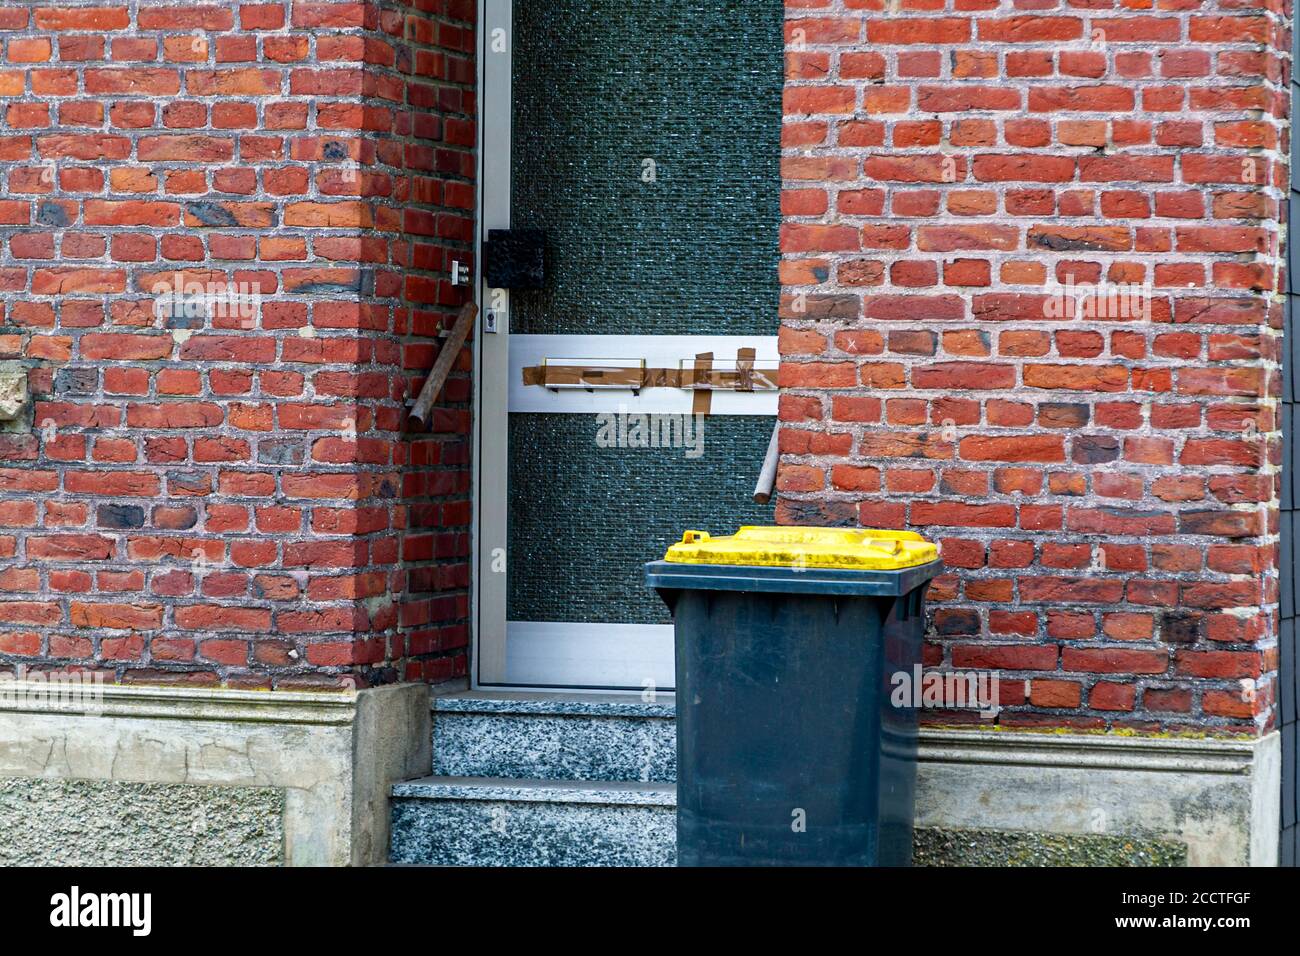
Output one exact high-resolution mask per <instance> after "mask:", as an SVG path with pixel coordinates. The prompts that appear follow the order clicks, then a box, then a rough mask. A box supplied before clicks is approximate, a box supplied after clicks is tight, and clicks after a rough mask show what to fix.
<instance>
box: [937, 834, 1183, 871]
mask: <svg viewBox="0 0 1300 956" xmlns="http://www.w3.org/2000/svg"><path fill="white" fill-rule="evenodd" d="M912 862H913V865H915V866H1186V865H1187V846H1186V844H1183V843H1179V842H1178V841H1176V840H1161V839H1158V838H1156V837H1153V836H1149V835H1143V834H1125V835H1118V836H1116V835H1108V834H1074V833H1036V832H1031V831H1022V830H982V829H947V828H937V827H935V828H930V827H923V828H917V830H916V831H915V836H914V841H913V849H912Z"/></svg>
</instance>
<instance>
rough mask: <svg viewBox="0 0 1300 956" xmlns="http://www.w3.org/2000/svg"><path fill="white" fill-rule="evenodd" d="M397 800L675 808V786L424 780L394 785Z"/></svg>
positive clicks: (393, 789) (630, 783)
mask: <svg viewBox="0 0 1300 956" xmlns="http://www.w3.org/2000/svg"><path fill="white" fill-rule="evenodd" d="M392 796H393V799H395V800H483V801H492V802H497V803H586V804H616V805H621V806H642V807H674V808H675V807H676V806H677V785H676V784H674V783H660V782H649V783H642V782H640V781H626V782H624V781H610V780H514V779H506V778H496V777H422V778H421V779H419V780H408V781H406V782H404V783H398V784H394V785H393V788H392Z"/></svg>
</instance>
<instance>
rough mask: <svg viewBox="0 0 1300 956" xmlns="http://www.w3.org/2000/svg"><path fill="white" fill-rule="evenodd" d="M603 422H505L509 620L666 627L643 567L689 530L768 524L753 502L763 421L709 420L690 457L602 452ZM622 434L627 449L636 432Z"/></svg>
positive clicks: (765, 434)
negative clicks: (698, 451)
mask: <svg viewBox="0 0 1300 956" xmlns="http://www.w3.org/2000/svg"><path fill="white" fill-rule="evenodd" d="M692 421H694V420H692ZM600 425H601V423H600V422H598V419H597V416H595V415H512V416H510V460H511V468H510V482H509V485H510V487H509V500H510V505H509V508H510V511H509V559H508V561H509V569H510V587H509V610H508V613H509V617H510V620H512V621H584V622H592V623H610V624H615V623H627V624H668V623H671V621H672V618H671V617H670V616H669V615H668V611H667V609H666V608H665V607H664V606H663V602H662V601H660V600H659V597H658V595H656V594H655V593H654V592H653V591H651V590H650V589H649V588H647V587H646V586H645V577H644V571H643V569H642V566H643V565H644V564H645V562H646V561H656V560H659V559H660V558H662V557H663V556H664V551H665V550H667V548H668V546H669V545H670V544H672V543H673V542H674V541H679V540H681V535H682V532H683V531H686V530H688V529H697V530H703V531H709V532H712V533H713V534H729V533H731V532H732V531H734V530H735V529H736V528H738V527H739V526H740V525H742V524H771V523H772V521H773V519H772V508H771V506H763V505H756V504H754V501H753V498H752V497H751V496H752V495H753V492H754V480H755V476H756V475H757V474H758V471H759V467H760V466H761V464H762V462H763V455H764V454H765V453H766V451H767V444H768V440H769V439H770V438H771V436H772V419H771V418H764V417H748V416H744V417H742V416H734V417H733V416H721V415H719V416H713V417H709V418H707V419H705V423H704V430H703V432H702V441H701V442H700V443H699V445H698V447H699V448H700V449H701V450H702V455H701V456H700V457H697V458H688V457H687V451H688V449H685V448H663V447H661V448H637V447H601V445H600V444H598V437H599V436H600V431H599V429H600ZM611 434H614V433H607V434H606V437H609V436H610V435H611ZM627 434H628V441H627V442H626V443H627V444H629V445H630V444H632V443H633V441H634V440H635V436H636V432H634V431H633V430H632V429H630V428H629V430H628V432H627ZM679 434H680V433H679ZM691 437H692V438H693V437H694V435H693V434H692V435H691ZM691 453H692V454H694V452H693V451H692V452H691Z"/></svg>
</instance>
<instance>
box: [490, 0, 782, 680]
mask: <svg viewBox="0 0 1300 956" xmlns="http://www.w3.org/2000/svg"><path fill="white" fill-rule="evenodd" d="M782 17H783V8H782V6H781V4H779V3H771V2H769V0H763V2H759V0H737V2H730V3H728V2H722V3H717V2H711V3H703V2H685V0H666V2H660V3H656V4H629V3H626V2H614V0H595V2H592V0H584V2H573V0H514V2H510V0H486V2H485V4H484V18H483V21H482V35H481V43H482V63H483V72H482V81H483V86H482V116H483V139H482V148H483V157H482V215H481V217H480V220H481V228H482V230H483V234H484V238H485V239H489V240H491V242H492V244H493V245H495V246H496V248H497V249H501V248H506V247H509V248H512V249H513V248H514V247H515V246H516V245H517V244H516V243H515V241H514V240H516V239H520V238H521V237H522V241H523V245H525V246H527V247H528V250H527V251H526V252H525V253H524V254H523V255H522V256H521V257H520V258H521V261H535V262H540V264H541V269H540V279H539V278H538V276H537V272H538V270H533V273H532V274H531V277H530V278H529V279H527V280H525V281H523V282H521V283H518V284H515V287H513V288H509V289H506V288H500V287H492V285H491V284H490V283H489V282H488V281H487V280H488V279H493V278H494V277H495V275H500V274H501V270H500V269H496V270H494V268H493V267H492V265H491V262H489V265H488V266H487V268H486V269H485V271H486V273H487V275H486V277H485V281H484V284H483V287H482V289H481V295H482V303H483V313H484V321H483V322H482V323H480V325H481V328H480V339H479V360H480V367H479V387H480V409H479V410H480V415H479V419H478V436H479V459H478V460H479V469H478V471H479V482H480V483H479V494H478V503H477V515H478V575H477V582H476V595H477V598H478V604H477V614H476V620H477V632H476V641H477V643H476V652H477V665H476V667H475V672H476V683H477V685H478V686H499V685H504V686H527V687H575V688H591V689H620V690H624V689H625V690H644V689H647V688H652V689H658V690H670V689H671V688H672V684H673V648H672V629H671V625H670V620H671V619H670V617H669V615H668V613H667V611H666V609H665V608H664V607H663V606H662V604H661V602H660V601H659V598H658V597H657V596H656V595H655V594H654V593H653V592H652V591H650V590H649V589H647V588H646V587H645V584H644V583H643V573H642V565H643V564H644V563H645V562H646V561H649V560H654V559H657V558H660V557H662V555H663V552H664V550H665V549H666V548H667V546H668V545H669V544H670V543H671V542H673V541H675V540H678V539H679V537H680V535H681V533H682V531H684V530H686V529H694V528H699V529H704V530H710V531H713V532H714V533H720V532H726V531H730V530H733V529H734V528H735V527H736V526H737V525H739V524H742V523H770V522H771V520H772V517H771V512H770V508H769V507H760V506H758V505H756V504H754V502H753V501H752V498H751V494H752V491H753V487H754V482H755V478H756V476H757V474H758V470H759V468H760V466H761V463H762V459H763V456H764V453H765V451H766V449H767V445H768V441H769V438H770V436H771V431H772V427H773V424H774V421H775V419H774V416H775V414H776V405H777V392H776V390H775V378H776V372H775V370H776V365H777V359H778V356H777V345H776V330H777V324H778V308H779V297H780V291H779V286H778V276H777V266H778V259H779V248H778V229H779V224H780V187H781V174H780V133H781V87H782V69H783V39H782ZM500 230H509V231H510V232H509V233H508V235H504V236H503V235H502V233H501V232H499V231H500ZM502 240H505V241H502ZM517 253H518V250H517V249H515V250H514V252H511V253H509V254H504V253H503V254H502V255H503V257H504V259H507V260H508V259H509V258H510V256H511V255H517ZM498 258H499V257H498V256H496V255H495V254H493V255H492V256H490V257H489V259H490V260H491V261H495V260H496V259H498ZM494 271H495V275H494ZM501 281H504V280H501ZM511 281H512V283H513V280H511Z"/></svg>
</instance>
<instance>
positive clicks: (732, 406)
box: [508, 335, 781, 415]
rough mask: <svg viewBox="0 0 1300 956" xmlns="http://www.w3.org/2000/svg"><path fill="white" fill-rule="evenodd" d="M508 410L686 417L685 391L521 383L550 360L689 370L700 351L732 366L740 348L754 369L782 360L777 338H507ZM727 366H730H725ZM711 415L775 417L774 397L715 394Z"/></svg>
mask: <svg viewBox="0 0 1300 956" xmlns="http://www.w3.org/2000/svg"><path fill="white" fill-rule="evenodd" d="M508 341H509V343H510V346H509V347H510V411H511V412H543V413H545V412H551V413H555V414H591V413H595V412H619V411H626V412H648V413H655V414H675V415H689V414H690V413H691V410H692V407H693V402H694V397H695V392H694V391H693V390H691V389H686V388H643V389H641V391H640V392H633V391H631V390H630V389H626V388H622V389H618V388H593V389H591V390H590V391H588V390H587V389H584V388H566V389H561V390H558V391H554V390H552V389H548V388H544V387H542V386H540V385H525V384H524V369H526V368H536V367H537V366H540V365H541V364H542V363H543V361H545V360H547V359H549V360H550V361H551V362H552V364H554V363H555V362H556V360H557V359H558V358H560V357H563V358H565V359H591V360H593V361H599V362H605V363H608V362H610V361H614V362H615V363H616V364H618V363H620V362H621V361H625V360H627V361H630V360H629V359H627V357H629V356H631V357H634V358H635V359H636V360H637V361H640V360H642V359H644V360H645V363H646V366H647V367H649V368H680V367H682V363H683V362H685V363H687V365H688V366H689V365H690V364H691V363H693V362H694V360H695V356H696V355H699V354H700V353H701V352H712V353H713V357H714V359H715V360H716V361H717V362H718V363H719V365H722V363H734V362H735V359H736V353H737V352H739V351H740V350H741V349H745V348H751V349H753V350H754V353H755V354H754V361H755V363H758V364H765V365H766V364H770V365H776V364H778V363H779V362H780V360H781V354H780V350H779V348H778V346H777V337H776V336H775V335H510V336H509V338H508ZM727 367H731V366H730V365H728V366H727ZM711 394H712V396H713V400H712V407H711V409H710V412H709V414H711V415H775V414H776V413H777V403H778V393H777V392H776V391H775V390H772V389H765V390H762V391H754V392H738V391H733V390H731V389H713V390H711Z"/></svg>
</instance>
